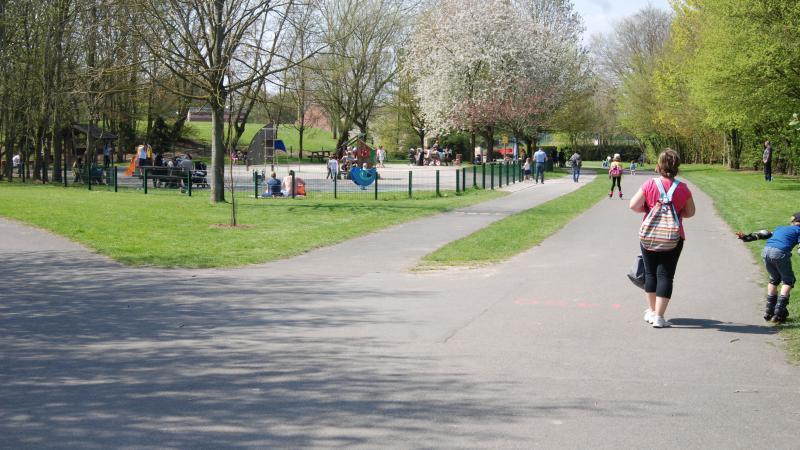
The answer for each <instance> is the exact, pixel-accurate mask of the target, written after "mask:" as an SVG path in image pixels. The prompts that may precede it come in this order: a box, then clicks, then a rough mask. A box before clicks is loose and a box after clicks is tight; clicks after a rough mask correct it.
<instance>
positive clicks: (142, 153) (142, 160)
mask: <svg viewBox="0 0 800 450" xmlns="http://www.w3.org/2000/svg"><path fill="white" fill-rule="evenodd" d="M149 150H150V146H149V145H147V144H142V145H140V146H138V147H137V148H136V158H137V159H138V160H139V168H140V169H141V167H143V166H147V165H149V162H148V160H147V153H148V151H149Z"/></svg>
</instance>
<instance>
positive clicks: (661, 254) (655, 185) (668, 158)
mask: <svg viewBox="0 0 800 450" xmlns="http://www.w3.org/2000/svg"><path fill="white" fill-rule="evenodd" d="M679 166H680V158H679V157H678V153H677V152H675V150H672V149H669V148H668V149H666V150H664V151H663V152H661V155H659V156H658V164H657V165H656V173H658V174H659V177H656V178H653V179H651V180H648V181H647V182H645V183H644V184H643V185H642V187H641V188H639V190H638V191H637V192H636V195H634V196H633V198H631V201H630V208H631V209H632V210H634V211H636V212H639V213H649V212H650V211H651V210H652V209H653V208H654V207H656V206H657V204H658V207H660V208H661V207H666V208H670V207H671V208H674V209H672V211H673V212H674V213H675V214H676V215H677V219H678V224H679V232H680V239H679V240H678V242H677V245H675V246H674V248H672V249H670V250H666V251H652V250H648V249H646V248H645V246H644V245H641V250H642V260H643V262H644V271H645V282H644V292H645V296H646V297H647V305H648V307H647V310H645V313H644V320H645V321H647V322H649V323H651V324H652V325H653V328H664V327H669V326H670V325H671V324H670V323H669V322H668V321H666V320H665V319H664V313H665V312H666V310H667V305H668V304H669V301H670V299H671V298H672V282H673V279H674V278H675V269H676V268H677V266H678V259H679V258H680V256H681V251H682V250H683V242H684V240H685V239H686V234H685V233H684V231H683V219H688V218H689V217H692V216H694V213H695V205H694V200H693V199H692V193H691V191H689V188H688V187H687V186H686V184H685V183H683V182H680V181H679V180H676V179H675V176H677V175H678V167H679ZM646 218H647V216H646Z"/></svg>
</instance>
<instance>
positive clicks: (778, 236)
mask: <svg viewBox="0 0 800 450" xmlns="http://www.w3.org/2000/svg"><path fill="white" fill-rule="evenodd" d="M798 243H800V226H797V225H787V226H783V227H778V228H776V229H775V231H773V232H772V237H771V238H769V239H767V243H766V244H765V246H766V247H772V248H777V249H778V250H782V251H784V252H787V253H788V252H791V251H792V249H793V248H794V246H795V245H797V244H798Z"/></svg>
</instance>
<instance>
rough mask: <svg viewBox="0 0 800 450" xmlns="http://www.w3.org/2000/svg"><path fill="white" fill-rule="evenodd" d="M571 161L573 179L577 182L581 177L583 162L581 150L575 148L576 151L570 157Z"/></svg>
mask: <svg viewBox="0 0 800 450" xmlns="http://www.w3.org/2000/svg"><path fill="white" fill-rule="evenodd" d="M569 162H570V165H571V166H572V181H574V182H576V183H577V182H578V179H579V178H580V177H581V164H583V161H582V160H581V152H579V151H578V150H575V153H573V154H572V156H571V157H570V158H569Z"/></svg>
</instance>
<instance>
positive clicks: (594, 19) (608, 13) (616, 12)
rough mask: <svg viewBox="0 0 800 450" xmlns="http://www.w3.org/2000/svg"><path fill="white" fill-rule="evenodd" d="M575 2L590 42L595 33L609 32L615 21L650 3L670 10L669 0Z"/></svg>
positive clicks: (586, 39) (594, 0)
mask: <svg viewBox="0 0 800 450" xmlns="http://www.w3.org/2000/svg"><path fill="white" fill-rule="evenodd" d="M573 4H574V5H575V10H576V11H578V13H579V14H580V15H581V16H582V17H583V23H584V25H585V26H586V33H585V34H584V42H589V38H590V37H591V36H592V35H593V34H599V33H608V32H609V31H611V30H612V29H613V28H614V22H615V21H619V20H620V19H622V18H624V17H627V16H630V15H633V14H635V13H636V12H637V11H639V10H640V9H642V8H644V7H645V6H647V5H648V4H650V5H653V6H654V7H656V8H659V9H663V10H665V11H669V10H670V6H669V0H573Z"/></svg>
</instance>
